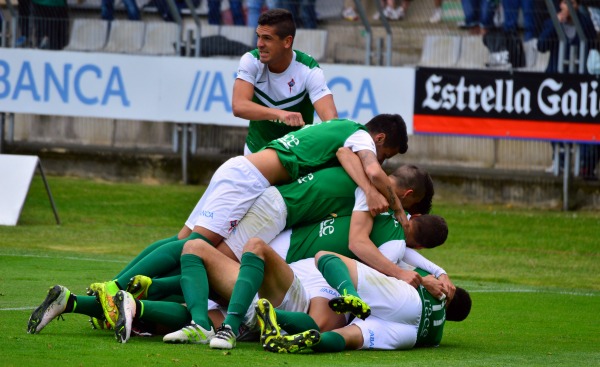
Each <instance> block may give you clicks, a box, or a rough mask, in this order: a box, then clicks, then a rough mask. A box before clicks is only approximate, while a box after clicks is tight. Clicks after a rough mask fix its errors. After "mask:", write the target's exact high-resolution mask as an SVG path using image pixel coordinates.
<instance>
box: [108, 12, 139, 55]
mask: <svg viewBox="0 0 600 367" xmlns="http://www.w3.org/2000/svg"><path fill="white" fill-rule="evenodd" d="M145 28H146V23H144V22H141V21H135V20H113V21H112V22H110V32H109V34H108V42H107V43H106V46H105V47H104V49H103V51H105V52H123V53H138V52H140V51H141V49H142V46H143V44H144V30H145Z"/></svg>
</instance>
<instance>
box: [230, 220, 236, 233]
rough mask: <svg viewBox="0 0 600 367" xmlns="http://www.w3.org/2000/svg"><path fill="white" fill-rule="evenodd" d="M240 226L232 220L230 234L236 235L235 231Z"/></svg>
mask: <svg viewBox="0 0 600 367" xmlns="http://www.w3.org/2000/svg"><path fill="white" fill-rule="evenodd" d="M237 225H238V221H237V220H230V221H229V230H228V232H229V233H234V232H235V229H236V228H237Z"/></svg>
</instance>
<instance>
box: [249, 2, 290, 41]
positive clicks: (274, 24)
mask: <svg viewBox="0 0 600 367" xmlns="http://www.w3.org/2000/svg"><path fill="white" fill-rule="evenodd" d="M261 30H262V31H265V30H270V31H272V35H275V36H277V37H278V38H279V40H280V41H283V40H286V39H287V38H288V37H290V39H289V41H290V43H293V41H294V38H295V37H296V23H294V17H293V16H292V13H290V12H289V11H287V10H285V9H270V10H267V11H266V12H264V13H262V14H261V15H260V16H259V17H258V27H257V28H256V34H257V36H258V41H259V42H260V40H261V34H260V31H261Z"/></svg>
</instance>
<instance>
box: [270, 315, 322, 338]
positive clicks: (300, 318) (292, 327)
mask: <svg viewBox="0 0 600 367" xmlns="http://www.w3.org/2000/svg"><path fill="white" fill-rule="evenodd" d="M275 314H276V315H277V323H278V324H279V326H280V327H281V328H282V329H283V330H285V331H286V332H287V333H288V334H298V333H301V332H303V331H305V330H310V329H315V330H319V325H317V323H316V322H315V320H313V318H312V317H310V315H309V314H307V313H304V312H292V311H282V310H278V309H275Z"/></svg>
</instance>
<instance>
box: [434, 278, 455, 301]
mask: <svg viewBox="0 0 600 367" xmlns="http://www.w3.org/2000/svg"><path fill="white" fill-rule="evenodd" d="M438 280H439V281H440V283H442V292H444V294H445V295H446V296H447V297H448V299H452V298H454V292H456V286H455V285H454V284H453V283H452V282H451V281H450V278H449V277H448V274H442V275H440V276H439V277H438Z"/></svg>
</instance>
